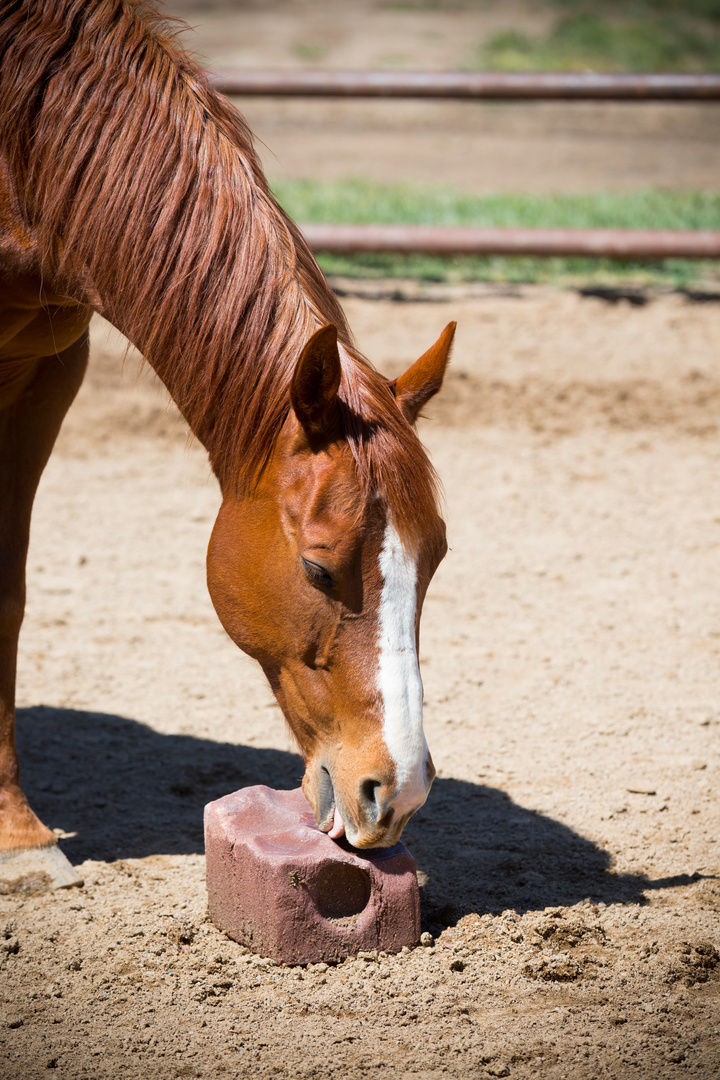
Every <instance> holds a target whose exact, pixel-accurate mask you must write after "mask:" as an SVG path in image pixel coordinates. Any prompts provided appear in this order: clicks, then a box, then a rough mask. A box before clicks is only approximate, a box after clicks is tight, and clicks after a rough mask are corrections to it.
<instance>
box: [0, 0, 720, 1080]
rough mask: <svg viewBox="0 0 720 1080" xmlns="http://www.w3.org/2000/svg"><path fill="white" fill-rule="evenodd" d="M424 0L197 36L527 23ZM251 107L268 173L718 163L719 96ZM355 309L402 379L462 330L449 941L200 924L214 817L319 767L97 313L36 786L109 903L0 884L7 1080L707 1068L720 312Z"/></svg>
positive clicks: (437, 714)
mask: <svg viewBox="0 0 720 1080" xmlns="http://www.w3.org/2000/svg"><path fill="white" fill-rule="evenodd" d="M437 6H438V7H442V11H439V12H438V11H432V10H430V8H431V7H432V5H431V4H419V5H415V13H414V16H413V19H412V22H411V23H410V22H408V18H407V12H406V14H405V15H404V16H403V15H402V5H401V4H395V5H391V4H383V3H379V2H376V3H372V2H371V0H353V4H352V5H349V4H348V5H344V6H342V11H343V12H344V15H343V20H340V22H338V21H337V20H336V22H335V23H332V20H330V21H328V20H329V19H330V15H329V13H330V11H331V7H332V9H333V10H334V11H337V10H338V9H339V8H340V7H341V6H339V5H337V4H333V5H330V4H329V3H328V0H297V2H296V3H295V4H294V6H293V5H291V4H289V3H287V2H286V3H283V2H281V0H273V2H272V3H270V2H268V3H263V4H260V3H256V4H251V3H248V4H247V5H245V8H244V12H243V21H242V24H240V23H238V21H237V18H236V16H233V18H234V19H235V21H232V19H230V17H229V16H228V15H227V14H223V12H222V11H221V10H219V9H218V10H215V9H214V8H212V7H210V8H208V9H207V11H204V12H203V13H201V15H198V16H197V18H195V17H194V16H193V13H192V11H191V10H190V7H188V6H187V5H186V6H185V10H184V13H185V15H186V17H188V18H189V19H190V21H192V22H194V23H195V24H196V25H197V26H198V31H197V33H198V37H197V43H196V49H197V51H198V52H200V53H202V54H203V55H205V56H207V57H208V58H209V60H210V61H212V62H215V63H217V64H221V63H225V64H229V63H240V62H242V63H248V64H256V65H258V66H259V65H262V64H265V63H268V64H270V63H271V64H276V65H283V66H284V65H286V64H291V63H298V62H300V61H302V60H303V56H304V57H305V59H310V60H312V59H313V56H314V61H313V62H316V63H322V64H327V65H329V66H344V65H347V66H358V67H359V66H374V65H376V64H382V63H385V64H386V66H393V65H394V66H406V67H411V66H415V67H423V66H435V67H444V66H448V67H450V66H455V65H456V64H459V63H460V62H461V60H462V57H463V56H464V55H465V52H463V50H466V49H467V48H469V47H470V45H471V44H472V43H473V41H474V40H475V37H477V35H478V34H479V33H480V31H481V30H482V28H483V26H484V27H485V29H487V25H486V24H487V21H488V20H490V22H492V20H493V19H495V21H496V22H497V21H498V20H499V19H500V17H501V16H500V12H501V11H502V12H505V13H506V15H507V12H508V10H509V9H510V8H512V11H513V13H514V14H515V15H516V14H517V11H516V5H515V4H507V5H505V4H503V5H498V4H496V5H486V6H485V7H483V12H485V14H483V13H482V12H480V11H479V8H478V11H474V9H473V6H472V5H467V4H465V5H463V4H456V5H453V4H446V5H437ZM405 7H407V8H408V10H410V7H411V6H408V5H405ZM522 10H523V11H524V16H523V17H524V18H526V20H527V19H530V20H532V18H536V19H537V18H540V17H539V16H533V15H532V11H530V14H528V10H529V9H527V8H523V9H522ZM278 12H281V13H284V14H283V19H282V20H280V19H277V18H272V17H271V16H272V15H273V13H275V14H277V13H278ZM506 15H505V16H503V17H506ZM473 18H474V20H475V21H474V22H473V21H472V20H473ZM483 19H485V23H483ZM293 20H294V21H293ZM403 20H404V21H403ZM507 21H511V20H509V19H507ZM340 23H342V26H341V29H340V30H338V26H340ZM528 25H534V24H532V22H531V23H529V24H528ZM538 25H539V24H538ZM238 27H240V29H238ZM333 27H334V29H333ZM410 31H411V32H410ZM233 35H235V36H233ZM473 35H475V37H473ZM318 43H319V44H318ZM318 48H321V50H322V51H321V53H320V54H318V53H317V49H318ZM303 50H304V52H303ZM313 50H315V52H314V53H313ZM393 58H394V59H393ZM246 104H247V106H248V108H247V111H248V116H249V118H250V120H251V123H252V124H253V126H254V127H255V128H256V129H257V130H258V131H259V134H260V135H261V137H262V138H263V139H264V141H265V142H266V143H267V144H268V147H269V149H267V150H263V153H264V155H265V160H266V163H267V167H268V170H269V172H270V173H271V175H274V176H282V175H293V176H294V175H301V176H327V175H332V176H352V175H359V174H361V175H368V176H373V177H375V178H378V179H400V178H409V179H438V180H444V181H447V182H452V183H455V184H457V186H459V187H464V188H468V189H469V190H486V191H487V190H511V189H512V190H520V189H523V188H526V189H527V188H528V187H529V188H532V189H533V190H568V191H592V190H603V189H614V190H622V189H631V188H633V187H637V186H647V185H656V186H657V185H661V184H664V185H667V186H673V187H687V188H700V187H705V186H711V185H715V184H716V183H717V176H718V168H719V167H720V149H719V148H720V141H718V139H717V130H718V115H720V114H719V113H718V110H717V109H716V108H715V109H714V111H713V109H712V108H707V107H694V106H692V107H689V108H688V107H685V108H678V107H665V106H650V107H648V108H647V109H646V110H643V111H642V112H639V111H637V110H635V111H634V110H631V109H628V108H626V107H618V106H603V107H599V106H575V107H570V108H568V107H567V106H562V105H558V106H542V107H538V108H534V109H532V108H527V109H523V110H518V109H514V110H513V109H509V108H505V107H494V108H481V107H478V108H477V109H476V111H473V112H471V111H470V109H469V108H467V107H465V106H463V105H447V104H445V105H440V104H438V105H432V106H424V107H423V110H424V111H423V110H421V109H420V108H419V107H418V106H417V103H403V104H402V105H401V106H397V105H396V106H393V108H392V109H389V108H388V107H387V106H385V105H383V104H380V103H378V104H365V105H363V106H362V107H361V106H360V105H359V104H358V103H338V104H335V105H332V104H325V105H322V104H319V103H316V104H314V105H313V107H312V108H313V109H314V110H316V111H315V112H313V113H312V115H311V113H310V112H309V111H308V110H309V106H307V105H302V106H300V105H298V103H282V102H278V103H274V104H273V103H268V102H260V101H257V102H253V103H246ZM433 170H434V171H433ZM339 287H340V290H341V293H343V294H344V295H343V303H344V304H345V306H346V309H347V312H348V315H349V317H350V321H351V324H352V326H353V328H354V330H355V332H356V335H357V338H358V341H359V344H360V345H361V347H362V348H363V349H364V350H365V351H366V352H367V353H368V355H369V356H370V357H371V358H372V359H373V360H374V361H375V362H376V363H377V364H378V366H379V367H380V368H381V369H382V370H383V371H385V372H386V373H387V374H388V375H394V374H397V373H398V372H399V371H400V370H401V369H402V368H403V367H404V366H406V365H407V364H409V363H410V362H411V361H412V360H413V359H415V358H416V357H417V356H418V355H419V354H420V353H421V352H422V351H423V350H424V349H425V348H427V346H428V345H429V344H430V342H431V341H433V340H434V339H435V338H436V337H437V335H438V333H439V332H440V330H441V329H442V327H443V326H444V325H445V323H446V322H447V321H449V320H450V319H457V320H458V322H459V330H458V337H457V347H456V351H455V357H454V363H453V366H452V369H451V371H450V374H449V377H448V380H447V385H446V389H445V390H444V392H443V395H442V397H441V398H439V399H437V401H436V403H434V404H433V405H432V407H431V408H429V409H428V413H429V417H428V419H427V420H425V421H423V424H422V435H423V438H424V440H425V441H426V443H427V445H428V446H429V448H430V451H431V453H432V456H433V459H434V461H435V463H436V465H437V468H438V470H439V472H440V475H441V477H442V479H443V481H444V485H445V490H446V498H447V520H448V531H449V538H450V546H451V551H450V553H449V555H448V557H447V559H446V560H445V562H444V563H443V565H442V566H441V568H440V570H439V572H438V574H437V577H436V579H435V581H434V583H433V585H432V586H431V590H430V593H429V596H428V599H427V602H426V607H425V614H424V617H423V626H422V633H423V636H422V643H421V661H422V669H423V677H424V683H425V696H426V730H427V735H428V740H429V743H430V746H431V749H432V752H433V756H434V759H435V762H436V765H437V766H438V779H437V781H436V783H435V786H434V788H433V791H432V794H431V797H430V800H429V802H428V804H427V806H426V807H425V808H424V809H423V810H422V811H421V812H420V813H419V814H418V815H417V816H416V817H415V818H414V819H413V821H412V822H411V823H410V826H409V827H408V829H407V831H406V839H407V842H408V845H409V847H410V848H411V850H412V851H413V853H414V854H415V856H416V858H417V861H418V866H419V870H420V881H421V894H422V918H423V929H424V930H426V931H428V932H429V933H430V934H431V935H432V938H433V944H432V946H430V947H419V948H417V949H415V950H413V951H407V952H405V953H403V954H401V955H398V956H384V955H381V956H379V957H377V956H372V955H367V956H363V957H362V958H360V959H356V960H351V961H348V962H346V963H343V964H341V965H339V966H337V967H332V966H331V967H327V968H326V967H325V966H324V965H317V966H314V967H310V968H303V969H283V968H279V967H277V966H275V965H273V964H272V963H269V962H267V961H265V960H263V959H262V958H258V957H255V956H252V955H250V954H249V953H248V952H247V951H246V950H244V949H242V948H240V947H239V946H237V945H236V944H234V943H232V942H231V941H229V940H227V939H226V938H225V937H224V936H223V935H222V934H221V933H219V932H218V931H217V930H216V929H215V928H214V927H213V925H212V924H211V923H210V922H209V920H208V918H207V914H206V894H205V887H204V858H203V844H202V808H203V806H204V804H205V803H206V802H207V801H209V800H211V799H214V798H217V797H219V796H220V795H223V794H225V793H227V792H228V791H231V790H233V789H235V788H237V787H240V786H242V785H246V784H253V783H267V784H271V785H273V786H275V787H295V786H296V785H297V784H298V783H299V780H300V777H301V775H302V764H301V762H300V759H299V758H298V756H297V755H296V753H295V751H294V747H293V745H292V741H291V739H290V737H289V736H288V734H287V732H286V730H285V727H284V724H283V720H282V717H281V715H280V713H279V710H278V709H277V706H276V705H275V704H274V701H273V699H272V697H271V695H270V693H269V690H268V689H267V687H266V686H265V684H264V681H263V679H262V677H261V675H260V673H259V670H258V669H256V667H255V666H254V665H253V663H252V662H250V661H249V660H247V659H246V658H245V657H244V656H242V654H240V653H239V652H238V651H237V650H236V649H235V647H234V646H233V645H232V644H231V643H230V642H229V640H228V639H227V638H226V637H225V635H224V633H223V631H222V629H221V627H220V625H219V623H218V621H217V619H216V616H215V614H214V612H213V610H212V608H211V604H210V601H209V598H208V596H207V592H206V588H205V582H204V553H205V547H206V544H207V540H208V537H209V533H210V529H211V526H212V522H213V519H214V515H215V512H216V510H217V507H218V501H219V500H218V493H217V489H216V486H215V483H214V481H213V479H212V477H211V475H210V473H209V470H208V467H207V463H206V460H205V457H204V454H203V452H202V450H201V449H200V447H199V446H198V445H197V444H196V443H194V442H193V441H192V440H190V439H189V438H188V436H187V433H186V431H185V428H184V427H183V424H182V421H181V420H180V419H179V418H178V416H177V414H176V413H175V411H174V408H173V407H172V406H171V405H170V404H168V402H167V399H166V395H165V393H164V391H163V389H162V388H161V387H159V386H158V385H157V384H156V383H154V382H153V380H152V379H151V378H150V377H149V376H148V374H147V373H145V374H142V375H140V376H138V375H137V371H138V362H137V357H136V356H134V354H132V353H131V354H130V355H128V356H127V358H126V360H125V362H124V364H123V356H124V349H125V346H124V343H123V341H122V340H121V339H120V338H119V336H118V335H117V334H116V333H115V332H114V331H112V330H109V329H108V328H107V327H106V326H104V325H103V324H102V323H100V322H99V321H98V322H97V323H96V324H95V325H94V327H93V357H92V364H91V370H90V373H89V375H88V378H87V380H86V383H85V385H84V387H83V389H82V391H81V394H80V397H79V398H78V401H77V403H76V405H75V406H74V407H73V409H72V410H71V413H70V414H69V417H68V420H67V422H66V425H65V428H64V430H63V433H62V435H61V438H60V442H59V445H58V448H57V452H56V453H55V455H54V457H53V459H52V460H51V463H50V466H49V467H48V470H47V472H46V475H45V477H44V480H43V483H42V487H41V490H40V493H39V496H38V501H37V511H36V516H35V520H34V529H33V537H32V546H31V553H30V564H29V582H28V586H29V587H28V593H29V596H28V612H27V619H26V623H25V627H24V630H23V635H22V641H21V647H22V652H21V659H20V672H19V704H20V712H19V740H20V744H21V751H22V759H23V763H24V778H25V785H26V789H27V791H28V794H29V796H30V798H31V801H32V803H33V805H34V807H35V808H36V809H37V810H38V812H39V813H40V814H41V816H42V817H43V819H44V820H45V821H46V822H47V824H49V825H50V826H52V827H54V828H55V829H56V831H57V833H58V835H59V836H60V837H61V844H62V847H63V849H64V851H65V852H66V853H67V855H68V857H69V858H70V860H71V861H72V862H73V864H75V865H76V866H78V868H79V870H80V873H81V874H82V876H83V878H84V886H83V887H82V888H76V889H70V890H67V891H61V892H55V893H51V894H42V893H39V894H36V895H34V894H33V893H32V891H30V892H22V893H15V894H8V893H4V894H0V1075H1V1076H2V1078H3V1080H6V1078H7V1080H35V1078H40V1077H46V1076H48V1075H53V1076H56V1077H58V1078H59V1080H117V1078H118V1077H127V1078H129V1080H155V1078H158V1080H160V1078H162V1080H165V1078H169V1080H173V1078H174V1077H185V1078H216V1077H225V1076H227V1077H238V1076H239V1077H252V1078H253V1080H254V1078H267V1080H270V1078H280V1077H288V1078H293V1080H294V1078H301V1077H313V1078H318V1080H326V1078H328V1080H330V1078H338V1080H340V1078H342V1080H345V1078H348V1080H355V1078H360V1077H372V1078H376V1077H381V1076H382V1077H405V1076H411V1077H413V1078H417V1080H430V1078H440V1077H441V1076H446V1077H457V1078H459V1080H465V1078H467V1077H479V1078H482V1077H485V1076H490V1077H503V1076H508V1077H510V1078H517V1080H530V1078H532V1080H537V1078H548V1080H550V1078H552V1080H565V1078H569V1080H593V1078H595V1080H601V1078H602V1080H625V1078H627V1077H631V1078H636V1080H669V1078H675V1077H678V1078H679V1077H685V1076H692V1077H716V1076H717V1075H718V1073H719V1072H720V1012H719V1010H718V1001H719V997H720V994H719V991H720V955H719V951H720V876H718V875H720V860H719V859H718V850H717V847H718V843H717V841H718V837H719V836H720V811H719V808H718V797H717V789H718V771H719V766H718V748H719V743H720V676H719V673H718V672H719V668H718V660H719V658H720V590H719V587H718V581H719V575H720V303H716V302H708V303H691V302H689V301H688V300H687V299H685V298H683V297H681V296H661V297H656V298H651V299H650V300H649V302H647V303H645V304H639V305H637V306H636V305H631V304H629V303H628V302H625V301H623V302H620V303H617V304H608V303H606V302H604V301H601V300H598V299H590V298H583V297H581V296H579V295H578V294H576V293H573V292H558V291H553V290H550V289H547V290H546V289H532V288H525V289H513V290H506V291H504V292H503V290H492V289H488V290H483V289H482V288H476V289H470V288H469V289H466V290H465V291H458V290H443V289H437V290H435V293H434V295H435V297H436V299H435V300H434V302H403V301H402V300H391V299H390V297H391V296H393V295H394V294H396V293H398V292H399V294H400V295H403V294H405V295H408V296H411V295H413V290H412V288H410V287H408V288H407V289H406V290H404V289H403V287H402V286H400V287H398V285H397V284H396V283H392V284H389V285H388V286H387V287H386V289H385V293H384V295H385V298H383V287H382V286H381V285H378V284H377V283H373V286H372V293H373V295H374V297H375V298H374V299H368V298H362V297H360V296H358V295H357V292H358V291H359V290H358V288H357V287H354V286H352V285H348V283H339ZM48 1070H53V1071H52V1072H49V1071H48Z"/></svg>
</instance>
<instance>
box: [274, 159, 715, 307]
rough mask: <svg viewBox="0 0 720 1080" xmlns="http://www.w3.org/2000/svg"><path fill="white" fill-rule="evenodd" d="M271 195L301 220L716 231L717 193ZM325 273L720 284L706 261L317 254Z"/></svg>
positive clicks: (318, 186) (346, 186)
mask: <svg viewBox="0 0 720 1080" xmlns="http://www.w3.org/2000/svg"><path fill="white" fill-rule="evenodd" d="M275 194H276V196H277V198H278V199H279V201H280V203H281V204H282V205H283V206H284V208H285V209H286V210H287V212H288V213H289V214H290V216H291V217H293V218H295V220H296V221H300V222H328V223H333V222H336V223H338V224H362V223H367V224H372V223H387V224H417V225H468V226H473V225H477V226H483V225H485V226H488V225H498V226H518V227H523V226H526V227H536V228H541V227H542V228H578V229H588V228H624V229H714V230H720V194H716V193H715V192H704V191H696V192H681V191H659V190H650V191H638V192H633V193H632V194H601V195H468V194H465V193H463V192H459V191H456V190H454V189H453V188H449V187H439V186H430V185H420V184H380V183H375V182H371V181H368V180H350V181H324V182H315V181H303V180H296V181H283V182H281V183H278V184H276V185H275ZM318 261H319V262H320V265H321V266H322V268H323V270H324V271H325V272H326V273H328V274H340V275H344V276H349V277H364V278H379V277H405V278H407V277H411V278H417V279H421V280H425V281H448V282H461V281H493V282H502V281H507V282H524V281H527V282H552V283H555V284H580V283H586V284H607V285H618V284H630V283H632V284H637V285H664V286H671V287H675V288H682V287H690V286H692V285H693V284H696V283H698V282H699V281H702V282H706V283H707V282H716V283H717V284H718V285H720V266H719V265H718V264H717V263H713V262H708V261H705V260H684V259H665V260H658V261H654V262H630V261H628V262H621V263H618V262H615V261H614V260H609V259H564V258H563V259H560V258H554V259H538V258H525V257H519V256H513V257H487V258H473V257H451V258H442V257H438V256H425V255H408V256H398V255H384V254H363V255H354V256H340V255H325V254H320V256H319V259H318Z"/></svg>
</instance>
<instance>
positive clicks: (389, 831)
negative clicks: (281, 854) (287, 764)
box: [302, 757, 435, 848]
mask: <svg viewBox="0 0 720 1080" xmlns="http://www.w3.org/2000/svg"><path fill="white" fill-rule="evenodd" d="M434 776H435V769H434V766H433V764H432V761H431V760H430V758H429V757H428V760H427V762H426V763H425V767H424V769H423V776H422V778H421V779H419V780H417V779H416V782H415V783H413V784H408V785H407V786H405V787H400V788H398V787H397V784H396V783H395V778H394V777H393V778H384V779H383V778H378V777H364V778H361V779H359V780H357V781H355V782H354V783H351V784H343V783H342V782H341V781H340V779H339V777H338V776H337V773H336V771H335V770H333V769H332V768H331V766H329V765H328V764H325V763H323V764H319V765H312V764H309V765H308V768H307V769H306V772H305V776H304V777H303V783H302V787H303V791H304V793H305V797H306V798H307V800H308V802H309V803H310V805H311V806H312V808H313V811H314V813H315V820H316V822H317V826H318V829H320V830H321V831H322V832H326V833H327V834H328V835H329V836H331V837H332V838H333V839H334V840H337V839H339V838H340V837H341V836H343V835H344V836H345V837H346V838H347V840H348V842H349V843H350V844H351V845H352V846H353V847H356V848H374V847H391V846H392V845H393V844H395V843H397V841H398V840H399V839H400V836H401V834H402V831H403V829H404V828H405V825H406V824H407V822H408V821H409V819H410V818H411V817H412V815H413V814H414V813H415V811H416V810H419V809H420V807H421V806H422V805H423V803H424V802H425V800H426V799H427V796H428V792H429V790H430V786H431V784H432V781H433V778H434ZM348 788H349V789H350V790H348Z"/></svg>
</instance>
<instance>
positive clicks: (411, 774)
mask: <svg viewBox="0 0 720 1080" xmlns="http://www.w3.org/2000/svg"><path fill="white" fill-rule="evenodd" d="M380 571H381V573H382V577H383V588H382V595H381V598H380V618H379V634H378V644H379V647H380V661H379V666H378V688H379V690H380V693H381V695H382V700H383V711H384V717H383V736H384V739H385V745H386V746H387V749H388V751H389V753H390V756H391V757H392V759H393V761H394V762H395V767H396V771H397V789H396V790H397V797H396V798H394V799H393V800H392V806H393V807H394V809H395V815H396V817H401V816H402V815H403V814H405V813H408V812H409V811H411V810H415V809H417V808H418V806H421V805H422V804H423V803H424V802H425V799H426V798H427V789H426V783H425V765H426V762H427V757H428V749H427V743H426V741H425V735H424V734H423V727H422V720H423V716H422V696H423V691H422V681H421V679H420V668H419V665H418V657H417V649H416V647H415V614H416V609H417V565H416V563H415V559H414V558H412V557H411V555H409V554H408V552H407V551H405V549H404V548H403V545H402V541H401V540H400V537H399V536H398V534H397V532H396V530H395V527H394V526H393V524H392V523H391V522H390V521H388V524H387V527H386V529H385V537H384V540H383V546H382V550H381V552H380Z"/></svg>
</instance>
